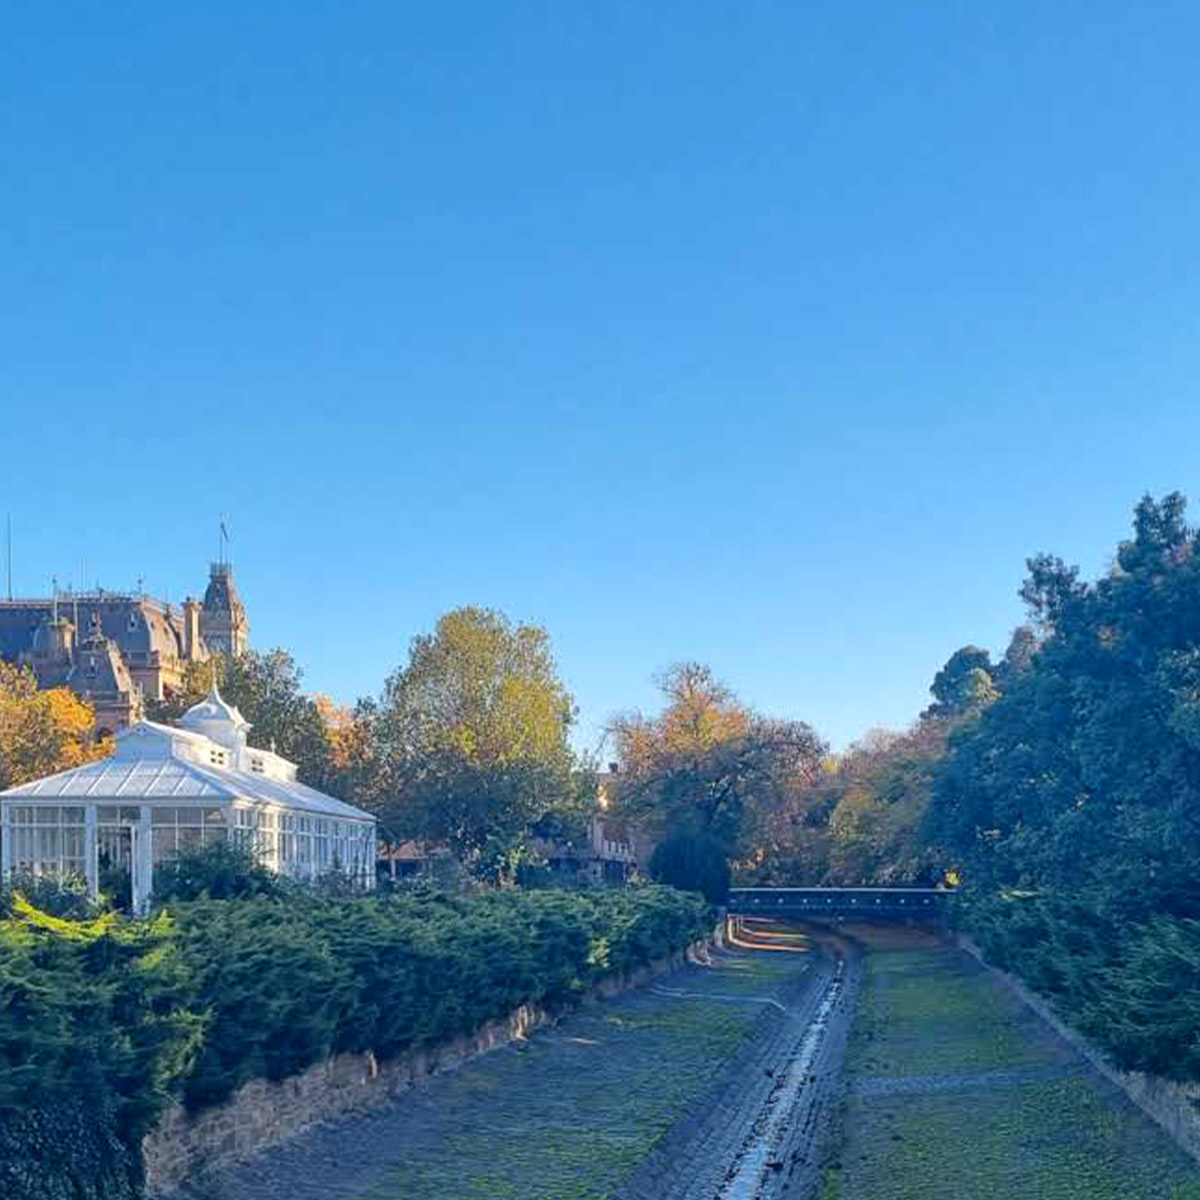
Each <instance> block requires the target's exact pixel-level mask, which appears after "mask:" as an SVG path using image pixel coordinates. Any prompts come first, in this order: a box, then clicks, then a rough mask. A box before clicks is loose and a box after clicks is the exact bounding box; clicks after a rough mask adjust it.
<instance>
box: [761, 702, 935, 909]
mask: <svg viewBox="0 0 1200 1200" xmlns="http://www.w3.org/2000/svg"><path fill="white" fill-rule="evenodd" d="M953 726H954V723H953V722H952V721H950V720H947V719H941V718H931V717H926V718H923V719H922V720H920V721H918V722H917V723H916V724H915V725H914V726H913V727H912V728H911V729H910V730H908V731H907V732H905V733H889V732H887V731H883V730H874V731H872V732H871V733H870V734H868V735H867V736H866V737H864V738H863V739H862V740H861V741H859V742H857V743H855V744H854V745H852V746H851V747H850V748H849V749H848V750H846V752H845V753H843V754H841V755H839V756H838V757H837V758H836V759H830V760H828V761H827V762H826V763H825V765H824V769H823V770H822V771H821V772H820V774H819V775H818V776H817V777H816V778H815V779H814V780H813V781H812V783H811V784H810V785H809V786H807V787H806V788H804V789H802V790H801V791H800V793H799V794H798V796H797V797H796V801H795V809H794V813H795V815H794V818H793V820H792V823H791V828H790V830H787V831H786V833H785V836H781V837H780V838H778V839H777V840H776V842H775V843H774V844H773V845H772V846H771V847H770V851H769V852H768V853H767V854H765V855H764V856H763V858H762V860H761V861H760V862H758V863H757V864H755V867H754V869H753V872H752V877H753V878H754V879H755V880H756V881H759V882H764V883H776V884H786V883H791V884H811V885H836V886H855V885H860V884H872V885H886V884H931V883H936V882H938V880H939V879H940V878H941V877H942V874H943V864H942V861H941V858H940V856H939V854H938V851H937V848H936V847H935V846H934V845H932V844H931V843H930V842H929V841H928V839H927V837H926V835H925V829H924V816H925V812H926V809H927V808H928V806H929V803H930V797H931V781H932V776H933V772H934V770H935V768H936V766H937V763H938V761H939V759H940V757H941V755H942V754H943V752H944V750H945V746H946V739H947V736H948V734H949V731H950V730H951V729H952V728H953ZM788 835H790V836H788Z"/></svg>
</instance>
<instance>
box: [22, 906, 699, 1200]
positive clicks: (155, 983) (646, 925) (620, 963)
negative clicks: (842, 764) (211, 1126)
mask: <svg viewBox="0 0 1200 1200" xmlns="http://www.w3.org/2000/svg"><path fill="white" fill-rule="evenodd" d="M708 922H709V913H708V910H707V907H706V905H705V904H704V902H703V900H701V899H700V898H699V897H698V896H693V895H689V894H685V893H682V892H678V891H674V890H673V889H671V888H665V887H639V888H630V889H626V890H613V891H607V890H600V891H596V892H570V893H568V892H553V891H546V892H515V891H498V892H484V893H480V894H476V895H472V896H467V897H446V896H436V895H426V896H421V895H409V896H402V897H380V898H374V897H359V898H353V899H342V900H321V899H314V898H300V897H290V898H287V899H280V898H270V897H259V898H250V899H243V900H197V901H191V902H187V903H177V904H173V905H171V906H169V907H168V908H166V909H165V910H163V911H162V912H161V913H159V914H158V915H157V916H156V917H154V918H153V919H152V920H149V921H140V922H135V921H128V920H125V919H124V918H122V917H119V916H117V915H115V914H111V913H110V914H106V915H105V916H102V917H100V918H98V919H95V920H91V921H71V920H64V919H60V918H56V917H52V916H49V915H47V914H45V913H43V912H40V911H38V910H37V909H34V908H33V907H32V906H31V905H29V904H28V903H27V902H25V901H23V900H21V899H20V898H17V899H16V900H15V902H14V904H13V911H12V914H11V916H10V917H9V918H7V919H4V920H0V1150H3V1149H6V1148H7V1147H6V1145H5V1140H6V1139H9V1141H10V1142H11V1139H12V1138H14V1137H16V1138H17V1139H18V1140H20V1137H21V1134H20V1129H21V1128H22V1126H21V1119H22V1114H24V1115H25V1116H26V1117H29V1115H30V1114H37V1113H44V1114H50V1113H53V1114H56V1119H58V1117H59V1115H61V1120H62V1121H67V1122H68V1123H69V1121H70V1120H71V1119H72V1118H71V1117H70V1115H69V1114H70V1113H71V1112H72V1111H75V1108H73V1106H77V1105H78V1103H79V1101H80V1098H81V1097H88V1098H89V1099H88V1103H87V1105H86V1108H87V1111H88V1112H90V1113H92V1114H93V1115H94V1120H93V1124H92V1127H91V1128H90V1130H89V1132H88V1135H87V1136H86V1137H84V1136H81V1137H78V1138H75V1139H74V1142H75V1143H76V1145H77V1147H78V1157H79V1161H80V1169H81V1170H84V1171H86V1169H87V1168H86V1163H85V1161H84V1160H86V1159H87V1158H88V1155H89V1154H93V1152H94V1147H95V1146H96V1145H99V1144H101V1143H102V1142H103V1139H104V1138H105V1137H108V1136H110V1135H111V1136H115V1137H116V1138H118V1139H119V1140H120V1142H121V1143H122V1144H124V1145H125V1146H126V1147H136V1146H137V1145H138V1144H139V1142H140V1139H141V1137H142V1136H143V1135H144V1134H145V1133H146V1132H147V1131H148V1130H149V1129H151V1128H152V1127H153V1125H154V1123H155V1121H156V1120H157V1118H158V1116H159V1114H160V1113H161V1111H162V1109H163V1107H164V1106H165V1105H166V1104H167V1103H169V1102H170V1101H171V1100H173V1099H174V1098H176V1097H181V1098H182V1099H183V1100H184V1102H185V1103H186V1104H187V1105H188V1106H189V1107H190V1108H192V1109H199V1108H203V1107H205V1106H208V1105H212V1104H215V1103H219V1102H220V1101H222V1100H224V1099H225V1098H226V1097H228V1096H229V1095H230V1094H231V1093H232V1092H234V1091H235V1090H236V1089H237V1088H238V1087H239V1086H240V1085H241V1084H242V1083H244V1082H246V1081H247V1080H249V1079H253V1078H256V1077H265V1078H269V1079H283V1078H286V1077H288V1076H290V1075H294V1074H297V1073H299V1072H301V1071H303V1070H304V1069H305V1068H307V1067H308V1066H310V1065H312V1064H313V1063H316V1062H319V1061H321V1060H323V1059H324V1058H326V1057H328V1056H329V1055H330V1054H334V1053H339V1052H343V1051H366V1050H372V1051H374V1052H375V1053H376V1054H377V1055H378V1056H379V1057H381V1058H387V1057H391V1056H394V1055H396V1054H398V1053H400V1052H401V1051H403V1050H405V1049H408V1048H410V1047H414V1046H420V1045H426V1044H429V1043H432V1042H437V1041H441V1040H443V1039H445V1038H449V1037H454V1036H456V1035H459V1034H468V1033H472V1032H474V1031H475V1030H477V1029H479V1028H480V1027H481V1026H482V1025H484V1024H485V1023H486V1022H488V1021H489V1020H493V1019H496V1018H499V1017H503V1016H505V1015H506V1014H507V1013H509V1012H511V1011H512V1010H513V1009H514V1008H516V1007H518V1006H519V1005H521V1004H525V1003H531V1002H532V1003H539V1004H543V1005H547V1006H550V1007H557V1006H564V1005H567V1004H569V1003H570V1002H571V1001H572V1000H573V999H574V998H576V997H577V996H579V995H580V994H581V993H582V992H584V991H585V990H586V989H588V988H589V987H591V986H592V985H594V984H595V983H597V982H599V981H600V980H601V979H603V978H605V977H606V976H609V975H612V974H614V973H617V972H621V971H625V970H628V969H630V968H635V967H637V966H640V965H643V964H645V963H648V962H650V961H651V960H653V959H655V958H657V957H660V956H662V955H665V954H668V953H671V952H673V951H676V950H679V949H681V948H682V947H684V946H685V945H687V944H688V943H690V942H691V941H693V940H695V939H696V938H697V937H699V936H702V935H703V933H704V932H705V931H706V928H707V927H708ZM63 1114H65V1115H63ZM29 1119H30V1120H33V1119H34V1118H33V1117H30V1118H29ZM48 1119H49V1118H47V1120H48ZM35 1124H36V1123H35ZM34 1127H35V1126H29V1127H28V1129H27V1130H26V1132H27V1133H28V1132H29V1130H31V1129H33V1128H34ZM37 1127H38V1128H40V1127H41V1126H37ZM64 1138H65V1140H66V1141H67V1142H71V1141H72V1139H71V1137H69V1136H67V1135H64ZM97 1139H100V1140H99V1141H98V1140H97ZM89 1147H90V1148H91V1149H89ZM114 1169H115V1170H116V1172H117V1175H120V1174H121V1171H122V1170H123V1169H124V1168H122V1167H121V1166H120V1165H118V1166H117V1167H116V1168H114ZM104 1186H105V1187H108V1188H109V1190H108V1191H104V1190H93V1191H92V1192H87V1191H83V1190H81V1191H80V1195H81V1196H87V1197H88V1198H89V1200H90V1198H91V1197H92V1196H95V1197H96V1198H97V1200H101V1198H102V1200H108V1197H109V1196H113V1197H117V1196H119V1195H120V1191H119V1186H118V1185H117V1184H115V1183H114V1184H112V1185H111V1187H110V1186H109V1185H108V1184H105V1185H104ZM96 1187H97V1188H99V1187H100V1185H99V1184H97V1185H96ZM63 1192H64V1194H73V1193H71V1192H70V1191H69V1190H67V1189H63ZM0 1194H3V1195H5V1196H6V1197H11V1200H41V1195H40V1193H38V1192H36V1191H29V1190H28V1189H24V1190H22V1188H21V1187H19V1186H17V1184H16V1183H12V1184H10V1185H9V1190H8V1191H2V1190H0Z"/></svg>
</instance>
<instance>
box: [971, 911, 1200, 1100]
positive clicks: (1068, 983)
mask: <svg viewBox="0 0 1200 1200" xmlns="http://www.w3.org/2000/svg"><path fill="white" fill-rule="evenodd" d="M963 921H964V923H965V925H966V927H967V928H968V929H969V930H970V932H971V933H972V934H973V935H974V937H975V939H976V940H977V941H978V943H979V945H980V948H981V949H982V950H983V952H984V954H985V956H986V957H987V958H988V960H989V961H990V962H992V963H994V964H995V965H996V966H998V967H1001V968H1002V969H1004V970H1007V971H1011V972H1012V973H1013V974H1015V975H1017V976H1019V977H1020V978H1021V979H1022V980H1024V981H1025V983H1027V984H1028V985H1029V986H1030V987H1031V988H1033V989H1034V990H1035V991H1038V992H1041V993H1042V994H1043V995H1045V996H1046V997H1047V998H1048V999H1049V1000H1050V1001H1051V1003H1052V1004H1054V1006H1055V1007H1056V1008H1057V1009H1058V1011H1059V1012H1060V1014H1061V1015H1062V1017H1063V1019H1064V1020H1066V1021H1068V1022H1069V1023H1071V1024H1073V1025H1075V1026H1076V1027H1077V1028H1078V1029H1079V1030H1080V1032H1082V1033H1083V1034H1085V1035H1086V1036H1087V1037H1088V1038H1089V1039H1090V1040H1091V1041H1092V1042H1094V1043H1095V1044H1096V1045H1098V1046H1100V1047H1102V1048H1103V1049H1104V1050H1105V1051H1107V1053H1108V1054H1109V1056H1110V1057H1111V1058H1112V1059H1113V1061H1114V1062H1115V1063H1116V1064H1117V1065H1118V1066H1120V1067H1122V1068H1124V1069H1125V1070H1130V1071H1144V1072H1146V1073H1148V1074H1152V1075H1162V1076H1165V1077H1167V1078H1169V1079H1178V1080H1188V1081H1193V1080H1196V1079H1200V921H1196V920H1191V919H1188V918H1180V917H1172V916H1163V915H1158V916H1146V915H1142V914H1137V915H1132V914H1130V913H1127V912H1126V911H1124V906H1123V905H1122V904H1120V903H1119V901H1118V899H1117V898H1115V897H1113V896H1111V895H1106V894H1104V893H1099V892H1083V893H1078V894H1076V895H1074V896H1072V897H1066V898H1065V897H1057V896H1053V895H1033V894H1021V893H1007V894H1000V895H993V896H988V897H982V898H979V899H977V900H975V901H973V902H972V903H971V904H970V906H969V907H968V908H966V909H965V911H964V913H963Z"/></svg>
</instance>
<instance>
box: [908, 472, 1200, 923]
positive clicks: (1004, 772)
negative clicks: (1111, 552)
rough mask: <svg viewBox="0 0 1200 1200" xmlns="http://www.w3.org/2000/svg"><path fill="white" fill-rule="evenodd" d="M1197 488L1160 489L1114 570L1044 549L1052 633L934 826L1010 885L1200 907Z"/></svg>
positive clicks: (985, 878) (983, 727) (952, 782)
mask: <svg viewBox="0 0 1200 1200" xmlns="http://www.w3.org/2000/svg"><path fill="white" fill-rule="evenodd" d="M1183 516H1184V503H1183V499H1182V497H1181V496H1178V495H1171V496H1168V497H1166V498H1165V499H1163V500H1162V501H1155V500H1153V499H1152V498H1150V497H1148V496H1147V497H1145V498H1143V500H1142V501H1141V502H1140V503H1139V505H1138V506H1137V510H1136V512H1135V516H1134V536H1133V538H1132V539H1131V540H1129V541H1126V542H1123V543H1121V545H1120V546H1119V547H1118V551H1117V557H1116V563H1115V565H1114V567H1113V569H1112V571H1111V572H1110V573H1109V574H1108V575H1106V576H1104V577H1103V578H1101V579H1098V580H1096V581H1095V582H1091V583H1085V582H1082V581H1081V580H1080V578H1079V572H1078V570H1077V569H1075V568H1073V567H1067V566H1066V565H1065V564H1063V563H1062V561H1061V560H1060V559H1057V558H1052V557H1051V556H1048V555H1039V556H1037V557H1035V558H1032V559H1030V561H1029V577H1028V579H1027V581H1026V583H1025V586H1024V588H1023V592H1022V594H1023V595H1024V596H1025V598H1026V600H1027V601H1028V602H1029V604H1030V608H1031V610H1032V614H1033V616H1034V617H1035V619H1036V620H1037V621H1038V623H1039V626H1040V628H1041V629H1042V632H1043V640H1042V643H1041V645H1040V648H1039V649H1038V650H1037V652H1036V654H1034V655H1033V656H1032V657H1031V658H1030V659H1029V661H1028V663H1027V665H1026V668H1025V669H1024V671H1023V672H1020V673H1017V674H1015V675H1014V677H1013V678H1012V679H1011V681H1010V682H1009V683H1008V685H1007V687H1006V690H1005V694H1004V695H1003V696H1002V697H1001V698H1000V699H998V700H997V701H996V702H995V703H994V704H992V705H991V706H990V707H989V708H988V709H987V710H986V711H985V712H983V713H982V715H981V717H980V719H979V720H978V722H976V723H973V724H972V725H970V726H967V727H965V728H964V729H963V730H961V731H960V733H959V734H958V736H957V737H956V738H955V740H954V744H953V750H952V753H951V754H950V756H949V757H948V759H947V761H946V764H945V766H944V768H943V769H942V771H941V772H940V773H939V775H938V779H937V782H936V786H935V803H934V805H933V807H932V809H931V811H930V814H929V825H928V832H929V835H930V837H931V838H932V839H935V840H937V841H939V842H941V843H942V844H943V845H945V846H946V847H947V849H948V850H949V851H951V852H952V853H953V854H954V855H956V856H958V857H959V858H961V859H962V861H963V863H964V864H965V865H966V866H967V868H968V871H969V873H970V875H972V876H974V877H975V878H976V879H977V880H979V881H980V882H981V883H984V884H986V885H996V886H1013V885H1020V886H1042V885H1045V886H1053V887H1056V888H1060V889H1063V888H1071V887H1083V886H1093V885H1101V886H1103V887H1104V888H1105V889H1107V890H1109V891H1110V892H1112V893H1114V894H1117V893H1119V894H1121V895H1122V896H1123V897H1124V898H1125V900H1126V902H1128V903H1129V904H1132V905H1135V906H1137V907H1144V906H1148V907H1150V908H1153V909H1155V910H1158V911H1162V910H1163V908H1164V907H1165V908H1166V909H1167V910H1168V911H1175V912H1179V913H1181V914H1187V915H1189V916H1200V883H1198V882H1197V881H1198V880H1200V872H1198V871H1197V868H1198V867H1200V838H1198V837H1197V835H1198V834H1200V559H1198V557H1197V554H1196V549H1197V534H1196V531H1195V530H1193V529H1191V528H1190V527H1189V526H1188V525H1187V524H1186V523H1185V522H1184V519H1183Z"/></svg>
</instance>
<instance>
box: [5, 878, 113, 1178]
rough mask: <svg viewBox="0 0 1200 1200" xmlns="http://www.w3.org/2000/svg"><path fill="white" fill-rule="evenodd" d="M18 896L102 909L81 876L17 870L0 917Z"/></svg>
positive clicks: (38, 904)
mask: <svg viewBox="0 0 1200 1200" xmlns="http://www.w3.org/2000/svg"><path fill="white" fill-rule="evenodd" d="M15 896H24V897H25V899H26V900H28V901H29V903H30V904H32V905H33V907H34V908H36V909H38V910H39V911H40V912H44V913H49V914H50V915H51V916H52V917H67V918H68V919H69V920H72V921H84V920H87V919H88V918H89V917H95V916H99V914H100V911H101V908H100V905H99V903H98V902H97V901H95V900H93V899H92V898H91V896H89V895H88V888H87V880H86V879H84V878H82V877H81V876H78V875H75V876H71V877H70V878H67V879H58V878H56V877H55V876H52V875H29V874H25V873H24V872H20V871H14V872H13V874H12V876H11V877H10V879H9V880H8V882H7V883H5V884H2V885H0V917H11V916H12V911H13V898H14V897H15ZM0 1195H3V1193H0Z"/></svg>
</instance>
